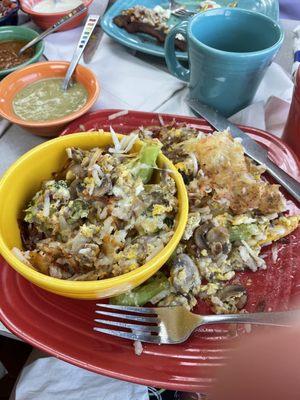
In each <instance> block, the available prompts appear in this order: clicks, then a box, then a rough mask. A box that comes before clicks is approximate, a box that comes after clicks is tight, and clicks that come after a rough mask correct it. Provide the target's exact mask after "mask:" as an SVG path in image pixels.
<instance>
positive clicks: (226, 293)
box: [218, 285, 248, 310]
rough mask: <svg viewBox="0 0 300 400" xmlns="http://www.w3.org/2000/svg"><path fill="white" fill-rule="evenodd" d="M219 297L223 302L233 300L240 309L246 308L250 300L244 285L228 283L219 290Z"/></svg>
mask: <svg viewBox="0 0 300 400" xmlns="http://www.w3.org/2000/svg"><path fill="white" fill-rule="evenodd" d="M218 297H219V298H220V300H222V301H223V302H233V303H234V304H235V306H236V308H237V309H238V310H241V309H242V308H244V307H245V305H246V303H247V300H248V296H247V290H246V288H244V286H242V285H227V286H225V287H224V288H223V289H221V290H220V291H219V292H218Z"/></svg>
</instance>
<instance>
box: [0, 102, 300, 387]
mask: <svg viewBox="0 0 300 400" xmlns="http://www.w3.org/2000/svg"><path fill="white" fill-rule="evenodd" d="M115 112H116V110H105V111H98V112H95V113H92V114H90V115H86V116H84V117H83V118H81V119H79V120H77V121H75V122H74V123H72V124H71V125H70V126H69V128H67V129H66V130H65V131H64V133H63V134H69V133H72V132H75V131H76V132H77V131H79V130H81V129H80V128H79V125H83V126H81V128H82V129H86V130H89V129H99V128H103V129H109V126H110V125H112V126H113V128H114V129H115V130H116V131H117V132H120V133H128V132H130V131H131V130H133V129H135V128H137V127H139V126H142V125H143V126H147V125H153V124H158V123H159V119H158V116H157V114H152V113H143V112H129V114H127V115H125V116H122V117H119V118H117V119H114V120H111V121H110V120H108V116H109V115H111V114H113V113H115ZM162 118H163V120H164V121H165V122H170V121H172V120H173V118H175V119H176V122H187V123H190V124H193V125H195V126H196V127H197V128H199V129H201V130H202V131H204V132H210V131H211V130H212V129H211V128H210V126H209V125H208V124H207V123H206V122H205V121H204V120H201V119H195V118H188V117H178V116H173V115H171V116H168V115H162ZM243 129H244V130H245V131H246V132H248V133H250V134H251V136H253V137H254V138H255V139H256V140H258V141H259V142H261V143H263V144H264V145H265V146H267V147H268V148H269V149H271V150H272V154H273V157H275V158H276V160H277V161H278V162H279V163H280V164H281V165H282V166H283V167H284V168H285V169H286V170H287V171H288V172H290V173H292V174H294V176H296V177H298V178H299V176H300V166H299V164H298V161H297V159H296V157H295V155H294V154H293V153H292V152H291V150H289V149H288V147H287V146H286V145H285V144H283V143H282V142H281V141H280V140H279V139H277V138H275V137H273V136H271V135H269V134H267V133H265V132H262V131H258V130H256V129H253V128H246V127H243ZM289 205H290V209H291V210H293V212H296V211H297V212H299V209H298V207H297V205H296V204H295V203H293V202H292V201H289ZM299 242H300V230H299V229H298V230H297V231H296V232H294V233H292V234H291V235H290V236H289V237H288V238H284V239H283V240H281V241H280V243H278V254H279V257H278V259H277V261H276V263H274V262H273V261H272V257H271V249H270V248H265V249H264V252H265V253H266V255H267V257H266V260H267V264H268V269H267V271H259V272H256V273H251V272H244V273H241V274H239V275H238V276H237V277H236V278H235V281H236V282H241V283H246V282H247V281H248V282H249V278H250V279H251V280H252V284H251V286H248V291H249V301H248V305H247V309H248V310H249V311H254V310H260V311H262V310H265V311H268V310H279V309H280V310H285V309H289V308H293V305H294V304H296V303H297V301H299V300H300V255H299V251H297V246H299ZM0 265H1V268H0V318H1V321H2V322H3V323H4V324H5V325H6V327H7V328H8V329H9V330H11V331H12V332H13V333H15V334H16V335H17V336H19V337H20V338H22V339H23V340H25V341H27V342H29V343H31V344H32V345H33V346H35V347H38V348H39V349H41V350H43V351H45V352H47V353H49V354H52V355H54V356H56V357H58V358H60V359H63V360H65V361H67V362H70V363H72V364H75V365H77V366H79V367H82V368H86V369H88V370H90V371H93V372H97V373H100V374H104V375H108V376H111V377H114V378H118V379H124V380H128V381H132V382H136V383H140V384H144V385H151V386H156V387H162V388H169V389H174V390H184V391H194V392H206V391H207V390H208V388H209V387H210V386H211V384H212V382H213V380H214V376H215V374H216V370H217V369H218V368H220V367H221V366H224V365H225V364H226V361H227V358H228V357H229V356H230V353H231V349H232V348H233V347H234V345H235V343H236V342H237V340H238V336H240V335H243V334H244V332H243V330H239V331H238V333H237V332H236V330H235V329H232V327H231V328H230V329H228V330H227V329H226V327H224V326H219V327H218V326H215V327H210V328H203V329H201V330H198V331H197V332H195V333H194V334H193V335H192V336H191V338H190V339H189V340H188V341H187V342H185V343H183V344H180V345H169V346H168V345H162V346H157V345H150V344H144V351H143V353H142V355H141V356H139V357H138V356H136V355H135V353H134V350H133V346H132V342H130V341H127V340H125V339H118V338H115V337H111V336H107V335H102V334H99V333H95V332H94V331H93V330H92V327H93V317H94V314H93V313H94V308H95V301H79V300H72V299H67V298H64V297H60V296H57V295H54V294H51V293H48V292H46V291H44V290H42V289H39V288H38V287H36V286H34V285H32V284H31V283H29V282H27V281H26V280H25V279H24V278H22V277H21V276H20V275H19V274H17V273H16V272H15V271H14V270H13V269H12V268H10V267H9V266H8V265H7V264H6V262H5V261H4V260H3V259H0ZM197 311H199V312H207V309H206V307H205V305H203V304H201V303H199V304H198V307H197Z"/></svg>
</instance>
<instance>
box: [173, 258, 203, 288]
mask: <svg viewBox="0 0 300 400" xmlns="http://www.w3.org/2000/svg"><path fill="white" fill-rule="evenodd" d="M170 276H171V281H172V284H173V286H174V289H175V290H176V291H177V292H179V293H182V294H186V293H188V292H190V291H193V290H194V289H197V288H198V287H199V285H200V284H201V278H200V275H199V271H198V268H197V266H196V264H195V263H194V261H193V260H192V259H191V257H189V256H188V255H187V254H184V253H182V254H179V255H178V256H177V257H176V258H175V259H174V261H173V266H172V267H171V270H170Z"/></svg>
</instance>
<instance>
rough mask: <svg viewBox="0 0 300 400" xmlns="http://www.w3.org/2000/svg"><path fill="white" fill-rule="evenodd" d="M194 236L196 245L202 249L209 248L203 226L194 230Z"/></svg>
mask: <svg viewBox="0 0 300 400" xmlns="http://www.w3.org/2000/svg"><path fill="white" fill-rule="evenodd" d="M193 238H194V242H195V244H196V246H197V247H198V249H199V250H200V251H201V250H204V249H206V248H207V244H206V241H205V239H204V237H203V229H202V227H201V226H198V228H196V229H195V230H194V234H193Z"/></svg>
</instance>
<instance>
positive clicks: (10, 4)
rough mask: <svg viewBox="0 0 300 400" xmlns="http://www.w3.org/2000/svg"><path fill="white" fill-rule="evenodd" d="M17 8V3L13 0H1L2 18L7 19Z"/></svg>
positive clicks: (0, 11) (0, 16)
mask: <svg viewBox="0 0 300 400" xmlns="http://www.w3.org/2000/svg"><path fill="white" fill-rule="evenodd" d="M16 7H17V4H16V2H14V1H11V0H0V18H3V17H5V16H6V15H7V14H8V13H9V12H10V11H12V10H13V9H14V8H16Z"/></svg>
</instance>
